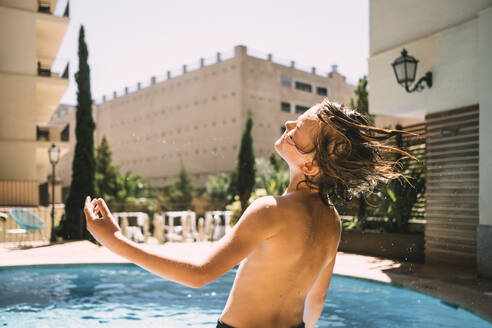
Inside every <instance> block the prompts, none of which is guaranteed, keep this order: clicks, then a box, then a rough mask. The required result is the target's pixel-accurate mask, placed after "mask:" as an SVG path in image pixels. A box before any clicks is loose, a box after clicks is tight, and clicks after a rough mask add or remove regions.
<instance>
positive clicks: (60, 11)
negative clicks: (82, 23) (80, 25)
mask: <svg viewBox="0 0 492 328" xmlns="http://www.w3.org/2000/svg"><path fill="white" fill-rule="evenodd" d="M57 2H58V1H57V0H38V12H39V13H43V14H48V15H55V16H58V17H66V18H70V2H69V1H67V2H66V5H65V6H64V7H63V8H59V7H60V6H57Z"/></svg>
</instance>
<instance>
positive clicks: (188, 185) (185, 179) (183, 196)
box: [168, 161, 195, 211]
mask: <svg viewBox="0 0 492 328" xmlns="http://www.w3.org/2000/svg"><path fill="white" fill-rule="evenodd" d="M168 192H169V201H170V202H171V206H173V209H175V210H178V211H184V210H193V196H194V194H195V188H194V187H193V184H192V182H191V177H190V175H189V174H188V172H187V171H186V168H185V167H184V164H183V162H182V161H181V170H180V172H179V176H178V178H177V179H175V180H174V181H173V182H172V183H171V185H170V186H169V189H168Z"/></svg>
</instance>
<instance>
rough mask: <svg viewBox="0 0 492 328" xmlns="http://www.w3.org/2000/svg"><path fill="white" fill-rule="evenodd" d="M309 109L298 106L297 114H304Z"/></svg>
mask: <svg viewBox="0 0 492 328" xmlns="http://www.w3.org/2000/svg"><path fill="white" fill-rule="evenodd" d="M308 109H309V107H306V106H301V105H296V114H302V113H304V112H305V111H307V110H308Z"/></svg>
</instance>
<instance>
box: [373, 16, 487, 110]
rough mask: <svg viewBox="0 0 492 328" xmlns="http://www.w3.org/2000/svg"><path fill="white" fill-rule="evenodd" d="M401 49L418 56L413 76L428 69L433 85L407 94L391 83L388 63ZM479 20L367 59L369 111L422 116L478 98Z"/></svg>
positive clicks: (474, 102)
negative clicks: (430, 72)
mask: <svg viewBox="0 0 492 328" xmlns="http://www.w3.org/2000/svg"><path fill="white" fill-rule="evenodd" d="M403 48H405V49H406V50H407V51H408V53H409V55H411V56H414V57H415V58H416V59H418V60H419V64H418V69H417V76H416V79H418V78H420V77H422V76H423V75H424V74H425V73H426V72H427V71H432V73H433V86H432V88H430V89H429V88H426V89H424V90H423V91H422V92H420V93H418V92H414V93H407V92H406V91H405V89H404V88H403V87H402V86H400V85H399V84H398V83H397V82H396V77H395V74H394V72H393V67H392V66H391V63H392V62H393V61H394V60H395V59H396V58H397V57H399V56H400V53H401V50H402V49H403ZM479 69H480V68H479V59H478V19H474V20H471V21H467V22H466V23H463V24H460V25H457V26H454V27H452V28H449V29H446V30H444V31H440V32H438V33H435V34H432V35H430V36H427V37H425V38H422V39H419V40H416V41H413V42H410V43H407V44H403V45H401V46H398V47H396V48H391V49H388V50H386V51H383V52H380V53H379V54H377V55H374V56H371V57H370V59H369V84H370V88H371V92H370V93H369V106H370V111H371V112H372V113H374V114H387V115H396V116H409V117H421V118H423V117H424V116H425V114H426V113H434V112H439V111H443V110H448V109H453V108H459V107H464V106H468V105H472V104H478V102H479V90H480V88H479V83H480V81H479V75H480V72H479Z"/></svg>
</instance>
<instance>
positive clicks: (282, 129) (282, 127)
mask: <svg viewBox="0 0 492 328" xmlns="http://www.w3.org/2000/svg"><path fill="white" fill-rule="evenodd" d="M284 132H285V125H281V126H280V135H282V134H284Z"/></svg>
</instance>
